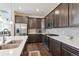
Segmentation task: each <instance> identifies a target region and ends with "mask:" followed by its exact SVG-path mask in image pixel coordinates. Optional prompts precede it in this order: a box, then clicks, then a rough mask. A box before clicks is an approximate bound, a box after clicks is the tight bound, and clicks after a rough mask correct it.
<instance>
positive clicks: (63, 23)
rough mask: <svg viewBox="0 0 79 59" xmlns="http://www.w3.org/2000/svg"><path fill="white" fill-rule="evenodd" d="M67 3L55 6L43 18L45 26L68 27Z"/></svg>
mask: <svg viewBox="0 0 79 59" xmlns="http://www.w3.org/2000/svg"><path fill="white" fill-rule="evenodd" d="M68 12H69V11H68V3H62V4H60V5H59V6H57V8H55V9H54V10H53V11H52V12H51V13H50V14H49V15H47V16H46V18H45V27H46V28H53V27H54V28H61V27H68V26H69V20H68V16H69V15H68Z"/></svg>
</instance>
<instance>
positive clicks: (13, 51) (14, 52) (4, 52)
mask: <svg viewBox="0 0 79 59" xmlns="http://www.w3.org/2000/svg"><path fill="white" fill-rule="evenodd" d="M27 38H28V36H11V37H7V41H6V43H7V42H9V41H11V40H22V42H21V43H20V45H19V46H18V47H17V48H12V49H4V50H0V56H20V55H21V52H22V50H23V47H24V45H25V42H26V41H27ZM0 45H2V43H0Z"/></svg>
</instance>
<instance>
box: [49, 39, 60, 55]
mask: <svg viewBox="0 0 79 59" xmlns="http://www.w3.org/2000/svg"><path fill="white" fill-rule="evenodd" d="M49 43H50V44H49V51H50V52H51V53H52V55H54V56H60V55H61V42H59V41H57V40H55V39H51V38H50V42H49Z"/></svg>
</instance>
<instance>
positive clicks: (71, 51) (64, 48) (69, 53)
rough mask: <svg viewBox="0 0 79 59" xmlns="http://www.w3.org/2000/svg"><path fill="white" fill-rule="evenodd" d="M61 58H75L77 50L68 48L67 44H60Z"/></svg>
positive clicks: (77, 53)
mask: <svg viewBox="0 0 79 59" xmlns="http://www.w3.org/2000/svg"><path fill="white" fill-rule="evenodd" d="M61 52H62V56H76V55H79V50H78V49H76V48H74V47H72V46H69V45H67V44H64V43H62V50H61Z"/></svg>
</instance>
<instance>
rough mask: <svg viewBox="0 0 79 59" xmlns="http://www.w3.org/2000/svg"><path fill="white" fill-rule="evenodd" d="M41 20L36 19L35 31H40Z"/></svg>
mask: <svg viewBox="0 0 79 59" xmlns="http://www.w3.org/2000/svg"><path fill="white" fill-rule="evenodd" d="M41 20H42V19H41V18H37V19H36V28H37V29H41Z"/></svg>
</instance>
